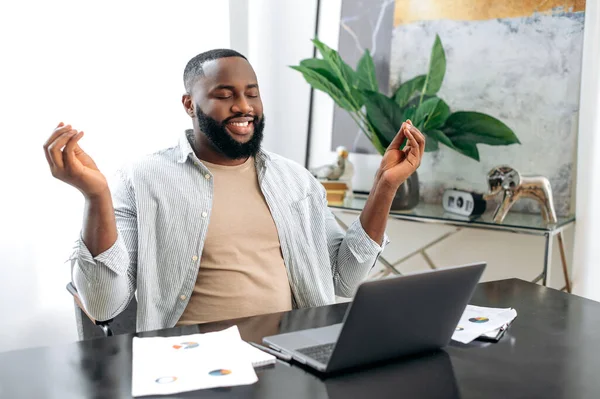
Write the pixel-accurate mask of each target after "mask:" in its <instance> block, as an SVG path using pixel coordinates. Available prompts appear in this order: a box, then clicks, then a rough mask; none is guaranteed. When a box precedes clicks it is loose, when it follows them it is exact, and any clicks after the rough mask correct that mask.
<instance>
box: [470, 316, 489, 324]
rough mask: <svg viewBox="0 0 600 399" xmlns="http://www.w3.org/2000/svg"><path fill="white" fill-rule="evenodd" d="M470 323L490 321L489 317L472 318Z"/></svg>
mask: <svg viewBox="0 0 600 399" xmlns="http://www.w3.org/2000/svg"><path fill="white" fill-rule="evenodd" d="M469 321H470V322H471V323H487V322H488V321H490V319H488V318H487V317H483V316H479V317H471V318H470V319H469Z"/></svg>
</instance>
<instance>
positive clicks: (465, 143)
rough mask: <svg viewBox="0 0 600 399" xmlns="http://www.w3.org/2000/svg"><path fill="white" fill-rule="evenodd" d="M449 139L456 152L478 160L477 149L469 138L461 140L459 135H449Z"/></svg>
mask: <svg viewBox="0 0 600 399" xmlns="http://www.w3.org/2000/svg"><path fill="white" fill-rule="evenodd" d="M450 140H451V141H452V144H453V145H454V147H455V148H456V149H457V150H458V152H460V153H461V154H463V155H465V156H467V157H469V158H472V159H474V160H476V161H479V150H478V149H477V144H476V143H474V142H472V141H469V140H463V139H461V138H460V137H451V138H450Z"/></svg>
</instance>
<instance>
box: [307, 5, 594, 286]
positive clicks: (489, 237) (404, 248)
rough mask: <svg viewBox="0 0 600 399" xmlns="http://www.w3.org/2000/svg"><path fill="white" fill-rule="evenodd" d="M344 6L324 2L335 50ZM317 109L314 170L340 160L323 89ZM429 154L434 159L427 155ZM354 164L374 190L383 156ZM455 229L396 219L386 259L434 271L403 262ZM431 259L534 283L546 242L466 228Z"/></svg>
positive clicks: (355, 157) (361, 182)
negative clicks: (480, 264) (477, 265)
mask: <svg viewBox="0 0 600 399" xmlns="http://www.w3.org/2000/svg"><path fill="white" fill-rule="evenodd" d="M341 4H342V0H328V1H323V2H322V3H321V10H320V21H319V38H320V39H321V40H322V41H324V42H326V43H328V44H329V45H330V46H332V47H335V46H334V44H335V43H337V42H338V35H339V20H340V12H341ZM586 23H587V21H586ZM312 110H313V123H312V133H313V134H312V140H311V156H310V166H311V167H312V166H318V165H321V164H325V163H329V162H331V161H333V160H334V159H335V153H334V152H332V151H331V150H330V149H331V129H332V123H333V101H332V100H331V99H330V98H329V97H328V96H327V95H326V94H324V93H322V92H320V91H317V92H315V100H314V103H313V109H312ZM426 156H430V155H427V154H426ZM350 160H351V161H352V162H353V163H354V165H355V168H354V169H355V179H354V182H353V184H354V186H355V187H360V188H361V189H363V188H364V189H369V188H370V184H371V182H372V180H373V176H374V174H375V171H376V170H377V167H378V166H379V162H380V160H381V157H380V156H379V155H364V154H351V155H350ZM336 213H337V214H338V216H339V217H340V218H341V219H342V220H344V221H346V222H347V223H349V222H350V221H351V220H353V219H354V218H355V217H356V215H354V214H348V213H344V212H336ZM454 230H455V229H454V228H452V227H448V226H440V225H429V224H420V223H412V222H402V221H397V220H392V221H390V222H389V224H388V230H387V232H388V234H389V236H390V239H391V241H392V242H391V244H390V246H388V248H387V249H386V250H385V252H384V254H383V256H384V257H385V258H386V260H388V261H389V262H390V263H392V264H394V265H395V266H396V267H397V269H398V270H400V271H401V272H403V273H406V272H411V271H419V270H428V269H429V266H428V264H427V262H426V260H425V258H424V257H423V256H422V255H421V254H417V255H415V256H413V257H411V258H410V259H407V260H406V261H405V262H402V263H399V260H401V259H402V258H404V257H405V256H407V255H408V254H410V253H412V252H414V251H416V250H417V249H419V248H421V247H423V246H424V245H427V244H429V243H431V242H433V241H435V240H436V239H438V238H440V237H442V236H443V235H444V234H447V233H450V232H452V231H454ZM564 238H565V246H566V252H567V259H568V261H570V260H571V259H572V251H573V228H569V229H567V230H566V231H565V237H564ZM557 247H558V246H557V243H556V241H555V242H554V251H553V256H552V266H551V278H550V286H552V287H554V288H559V289H560V288H562V287H563V286H564V279H563V277H562V269H561V264H560V256H559V253H558V248H557ZM427 255H428V256H429V257H430V258H431V259H432V260H433V262H434V263H435V265H436V266H437V267H448V266H453V265H458V264H463V263H470V262H474V261H480V260H484V261H487V263H488V267H487V269H486V271H485V273H484V276H483V278H482V280H483V281H490V280H498V279H504V278H511V277H517V278H521V279H523V280H532V279H533V278H535V277H536V276H537V275H539V274H540V273H541V271H542V266H543V260H544V239H543V238H542V237H536V236H527V235H517V234H512V233H499V232H490V231H485V230H475V229H464V230H462V231H460V232H457V233H456V234H454V235H452V236H451V237H449V238H448V239H446V240H444V241H441V242H440V243H438V244H436V245H434V246H432V247H431V248H430V249H429V250H428V251H427ZM381 268H383V266H382V265H379V267H378V269H381ZM376 271H377V270H375V271H374V272H376Z"/></svg>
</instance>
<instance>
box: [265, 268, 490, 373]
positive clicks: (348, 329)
mask: <svg viewBox="0 0 600 399" xmlns="http://www.w3.org/2000/svg"><path fill="white" fill-rule="evenodd" d="M485 267H486V263H484V262H482V263H474V264H469V265H465V266H458V267H452V268H446V269H438V270H432V271H426V272H420V273H413V274H409V275H403V276H397V277H391V278H387V279H383V280H376V281H369V282H364V283H362V284H361V285H360V286H359V288H358V290H357V292H356V295H355V297H354V300H353V301H352V303H350V305H349V307H348V310H347V311H346V314H345V316H344V321H343V322H342V323H340V324H334V325H331V326H327V327H321V328H312V329H307V330H300V331H295V332H291V333H285V334H278V335H273V336H269V337H265V338H264V339H263V342H264V343H265V344H267V345H269V346H271V347H272V348H273V349H275V350H278V351H280V352H283V353H287V354H289V355H291V356H292V358H293V359H295V360H296V361H298V362H300V363H303V364H305V365H307V366H309V367H312V368H314V369H316V370H318V371H320V372H323V373H331V372H336V371H340V370H344V369H348V368H351V367H359V366H363V365H367V364H370V363H374V362H378V361H383V360H388V359H392V358H396V357H401V356H408V355H414V354H417V353H421V352H426V351H431V350H435V349H439V348H442V347H444V346H446V345H448V343H449V342H450V339H451V338H452V334H453V333H454V330H455V328H456V325H457V324H458V321H459V320H460V317H461V316H462V314H463V311H464V310H465V307H466V306H467V304H468V303H469V301H470V300H471V296H472V295H473V292H474V291H475V287H476V286H477V283H478V282H479V279H480V278H481V274H482V273H483V270H484V269H485Z"/></svg>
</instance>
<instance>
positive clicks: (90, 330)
mask: <svg viewBox="0 0 600 399" xmlns="http://www.w3.org/2000/svg"><path fill="white" fill-rule="evenodd" d="M67 291H68V292H69V293H70V294H71V295H73V300H74V303H75V319H76V322H77V335H78V336H79V339H80V340H87V339H92V338H99V337H110V336H113V335H117V334H126V333H134V332H135V331H136V313H137V301H136V300H135V297H134V298H133V299H132V300H131V302H130V303H129V305H127V308H125V310H124V311H123V312H121V313H119V314H118V315H117V316H116V317H114V318H112V319H109V320H103V321H101V320H96V319H94V318H93V317H92V316H91V315H90V314H88V313H87V312H86V311H85V308H84V307H83V303H82V302H81V298H80V297H79V293H78V292H77V288H75V286H74V285H73V283H69V284H67Z"/></svg>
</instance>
